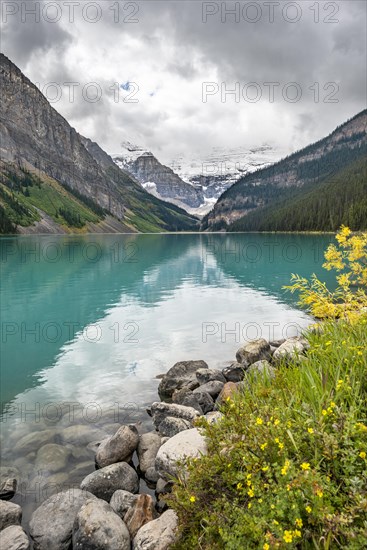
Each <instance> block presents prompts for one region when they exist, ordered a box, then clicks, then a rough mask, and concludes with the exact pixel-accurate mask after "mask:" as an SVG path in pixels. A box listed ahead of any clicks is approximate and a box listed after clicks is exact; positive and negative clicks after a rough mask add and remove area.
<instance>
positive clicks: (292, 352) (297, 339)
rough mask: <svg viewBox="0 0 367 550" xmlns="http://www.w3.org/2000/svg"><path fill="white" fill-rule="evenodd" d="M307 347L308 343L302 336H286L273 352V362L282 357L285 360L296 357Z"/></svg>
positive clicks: (278, 360)
mask: <svg viewBox="0 0 367 550" xmlns="http://www.w3.org/2000/svg"><path fill="white" fill-rule="evenodd" d="M308 348H309V343H308V342H307V340H306V339H305V338H303V337H302V336H293V337H292V338H287V340H286V341H285V342H283V344H281V345H280V346H279V347H278V348H277V349H276V350H275V351H274V354H273V361H274V363H279V362H280V361H282V360H283V359H284V360H286V361H289V360H292V359H297V358H298V357H299V356H301V355H302V354H303V353H304V352H305V351H306V350H307V349H308Z"/></svg>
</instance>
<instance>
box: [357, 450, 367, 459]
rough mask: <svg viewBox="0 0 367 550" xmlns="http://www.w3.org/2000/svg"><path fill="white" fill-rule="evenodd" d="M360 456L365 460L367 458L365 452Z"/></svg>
mask: <svg viewBox="0 0 367 550" xmlns="http://www.w3.org/2000/svg"><path fill="white" fill-rule="evenodd" d="M359 456H360V458H363V459H365V458H366V453H365V452H364V451H361V452H360V453H359Z"/></svg>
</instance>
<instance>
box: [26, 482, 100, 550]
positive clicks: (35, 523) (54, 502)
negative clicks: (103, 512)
mask: <svg viewBox="0 0 367 550" xmlns="http://www.w3.org/2000/svg"><path fill="white" fill-rule="evenodd" d="M95 498H96V497H95V496H94V495H92V493H89V492H88V491H81V490H80V489H69V490H67V491H63V492H61V493H57V494H56V495H52V496H51V497H50V498H48V499H47V500H45V502H43V503H42V504H41V506H39V507H38V508H37V510H35V512H33V515H32V518H31V521H30V524H29V529H30V536H31V538H32V540H33V546H34V550H70V546H71V536H72V530H73V524H74V521H75V518H76V516H77V514H78V512H79V510H80V508H81V507H82V506H83V504H85V503H86V502H87V501H88V500H89V499H95Z"/></svg>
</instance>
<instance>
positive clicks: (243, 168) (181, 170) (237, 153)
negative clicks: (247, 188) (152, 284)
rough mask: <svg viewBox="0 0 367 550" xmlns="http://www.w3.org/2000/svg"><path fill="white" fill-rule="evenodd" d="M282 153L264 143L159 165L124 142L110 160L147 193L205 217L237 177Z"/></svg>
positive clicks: (267, 163)
mask: <svg viewBox="0 0 367 550" xmlns="http://www.w3.org/2000/svg"><path fill="white" fill-rule="evenodd" d="M285 154H287V152H286V151H283V150H280V149H276V148H274V147H272V146H270V145H266V144H265V145H262V146H259V147H253V148H251V149H249V148H245V147H235V148H231V149H226V148H221V147H216V148H214V149H212V151H210V152H209V153H205V154H202V155H196V156H195V157H188V156H183V155H181V156H177V157H175V158H172V159H170V160H169V161H168V162H167V165H163V164H161V163H160V162H159V161H158V160H157V158H156V157H155V156H154V155H153V153H151V152H150V151H147V150H146V149H144V148H142V147H139V146H137V145H135V144H132V143H130V142H129V141H124V142H123V143H122V144H121V149H120V153H119V154H118V155H114V157H113V158H114V161H115V162H116V164H118V165H119V166H120V167H121V168H124V169H125V170H127V171H128V172H130V173H131V174H132V175H133V176H134V177H135V178H136V179H137V180H138V181H139V182H140V183H141V185H142V186H143V187H144V188H145V189H146V190H147V191H148V192H150V193H152V194H153V195H155V196H157V197H159V198H161V199H163V200H166V201H168V202H172V203H174V204H177V205H178V206H181V207H183V208H185V210H187V211H188V212H190V213H192V214H197V215H205V214H206V213H207V212H209V210H211V208H212V207H213V206H214V204H215V203H216V201H217V200H218V198H219V197H220V195H221V194H222V193H223V192H224V191H225V190H226V189H228V187H230V186H231V185H233V183H235V182H236V181H237V180H238V179H239V178H240V177H242V176H244V175H246V174H247V173H249V172H254V171H255V170H257V169H259V168H263V167H265V166H268V165H269V164H273V163H274V162H277V161H278V160H280V159H281V158H282V157H283V156H285Z"/></svg>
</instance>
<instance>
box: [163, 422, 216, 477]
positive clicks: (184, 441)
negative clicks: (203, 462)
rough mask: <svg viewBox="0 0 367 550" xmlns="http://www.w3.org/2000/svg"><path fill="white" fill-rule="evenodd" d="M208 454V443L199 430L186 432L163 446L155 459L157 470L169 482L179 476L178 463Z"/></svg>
mask: <svg viewBox="0 0 367 550" xmlns="http://www.w3.org/2000/svg"><path fill="white" fill-rule="evenodd" d="M206 452H207V446H206V442H205V439H204V437H203V436H202V435H201V434H200V432H199V430H198V429H197V428H192V429H191V430H185V431H183V432H180V433H178V434H176V435H174V436H173V437H171V438H170V439H169V440H168V441H167V442H166V443H164V445H162V446H161V448H160V449H159V451H158V453H157V457H156V459H155V469H156V470H157V472H158V473H159V475H160V476H161V477H163V478H164V479H166V480H168V479H170V477H171V476H176V475H177V474H178V471H179V470H178V466H177V461H182V460H183V459H184V458H185V457H191V458H194V457H198V456H200V455H201V454H206Z"/></svg>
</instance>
